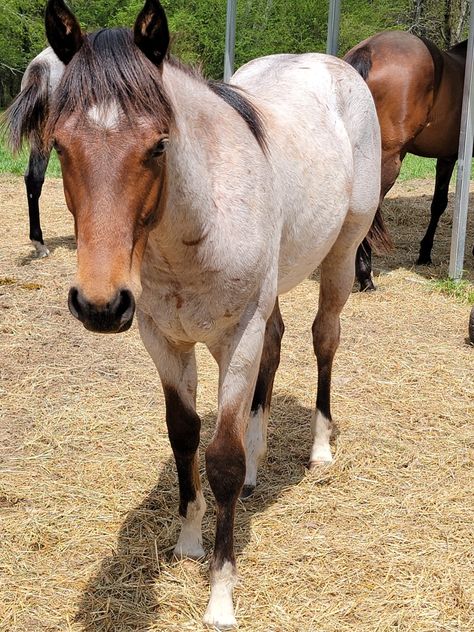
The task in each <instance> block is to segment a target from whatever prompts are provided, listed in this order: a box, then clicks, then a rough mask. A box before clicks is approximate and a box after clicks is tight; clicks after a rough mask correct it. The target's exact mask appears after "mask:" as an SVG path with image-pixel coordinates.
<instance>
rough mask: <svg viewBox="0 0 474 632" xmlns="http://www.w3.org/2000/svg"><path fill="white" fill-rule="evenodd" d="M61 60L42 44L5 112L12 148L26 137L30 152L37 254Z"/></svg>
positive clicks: (41, 252) (42, 249) (29, 191)
mask: <svg viewBox="0 0 474 632" xmlns="http://www.w3.org/2000/svg"><path fill="white" fill-rule="evenodd" d="M64 68H65V66H64V64H63V63H62V61H61V60H60V59H58V58H57V56H56V55H55V54H54V51H53V50H52V48H45V50H43V51H41V53H40V54H39V55H37V56H36V57H35V58H34V59H33V60H32V61H31V62H30V63H29V64H28V67H27V69H26V71H25V74H24V75H23V78H22V81H21V91H20V93H19V94H18V95H17V96H16V98H15V99H14V100H13V102H12V104H11V105H10V107H9V108H8V110H7V111H6V113H5V122H6V124H7V126H8V127H9V129H10V144H11V146H12V148H13V150H14V151H19V150H20V149H21V145H22V141H23V139H26V140H27V141H28V145H29V149H30V156H29V160H28V166H27V168H26V172H25V185H26V196H27V199H28V213H29V219H30V239H31V242H32V244H33V245H34V247H35V249H36V254H37V256H38V257H47V256H48V255H49V250H48V248H47V247H46V246H45V244H44V240H43V231H42V230H41V222H40V212H39V199H40V197H41V190H42V188H43V183H44V177H45V173H46V168H47V166H48V162H49V157H50V154H51V146H50V145H49V144H48V143H47V142H46V139H45V135H44V131H45V130H44V127H45V123H46V119H47V117H48V111H49V104H50V102H51V97H52V94H53V92H54V90H55V89H56V87H57V85H58V84H59V81H60V79H61V77H62V74H63V72H64Z"/></svg>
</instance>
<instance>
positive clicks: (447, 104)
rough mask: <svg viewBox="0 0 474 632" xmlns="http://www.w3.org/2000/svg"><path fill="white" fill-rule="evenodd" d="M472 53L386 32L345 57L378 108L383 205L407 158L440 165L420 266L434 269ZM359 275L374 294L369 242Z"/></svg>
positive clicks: (359, 263)
mask: <svg viewBox="0 0 474 632" xmlns="http://www.w3.org/2000/svg"><path fill="white" fill-rule="evenodd" d="M466 49H467V45H466V42H461V43H460V44H457V45H456V46H453V47H452V48H450V49H449V50H447V51H441V50H439V49H438V48H437V47H436V46H435V45H434V44H433V43H432V42H430V41H428V40H426V39H423V38H420V37H416V36H415V35H411V34H410V33H405V32H403V31H386V32H383V33H379V34H377V35H374V36H373V37H369V38H368V39H366V40H364V41H363V42H361V43H360V44H357V46H355V47H354V48H352V49H351V50H350V51H349V52H348V53H347V54H346V56H345V57H344V59H345V60H346V61H347V62H348V63H349V64H351V65H352V66H353V67H354V68H355V69H356V70H357V71H358V72H359V74H360V75H361V76H362V77H363V78H364V79H365V80H366V82H367V85H368V86H369V89H370V91H371V92H372V96H373V97H374V101H375V105H376V108H377V114H378V117H379V122H380V128H381V133H382V181H381V200H383V198H384V197H385V195H386V194H387V192H388V191H389V190H390V189H391V188H392V186H393V184H394V182H395V180H396V179H397V177H398V174H399V173H400V167H401V165H402V161H403V158H404V157H405V155H406V154H407V153H411V154H415V155H416V156H423V157H425V158H437V159H438V160H437V163H436V184H435V191H434V195H433V201H432V203H431V221H430V223H429V226H428V228H427V231H426V234H425V236H424V237H423V239H422V240H421V244H420V253H419V257H418V260H417V263H418V264H430V263H431V250H432V247H433V238H434V234H435V231H436V227H437V225H438V221H439V218H440V217H441V215H442V214H443V212H444V211H445V209H446V206H447V203H448V188H449V181H450V179H451V176H452V173H453V169H454V165H455V163H456V160H457V154H458V145H459V130H460V124H461V108H462V95H463V85H464V68H465V65H466ZM356 269H357V278H358V280H359V282H360V286H361V290H370V289H374V285H373V283H372V279H371V249H370V245H369V244H368V243H367V242H366V241H365V242H364V244H363V245H362V246H361V247H360V248H359V250H358V253H357V262H356Z"/></svg>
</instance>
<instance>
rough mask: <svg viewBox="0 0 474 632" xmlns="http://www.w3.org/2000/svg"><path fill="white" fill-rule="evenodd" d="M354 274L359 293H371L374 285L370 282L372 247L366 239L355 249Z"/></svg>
mask: <svg viewBox="0 0 474 632" xmlns="http://www.w3.org/2000/svg"><path fill="white" fill-rule="evenodd" d="M356 273H357V280H358V281H359V285H360V292H373V291H374V290H375V285H374V282H373V280H372V247H371V245H370V244H369V241H368V239H367V238H365V239H364V241H363V242H362V243H361V244H360V246H359V247H358V248H357V253H356Z"/></svg>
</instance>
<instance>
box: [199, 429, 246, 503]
mask: <svg viewBox="0 0 474 632" xmlns="http://www.w3.org/2000/svg"><path fill="white" fill-rule="evenodd" d="M206 472H207V478H208V480H209V485H210V486H211V489H212V493H213V494H214V497H215V499H216V501H217V503H218V505H220V506H222V505H228V504H229V503H230V504H232V503H234V502H235V501H236V500H237V497H238V495H239V494H240V490H241V489H242V486H243V484H244V480H245V450H244V447H243V444H242V442H241V440H240V439H239V438H238V437H237V436H235V435H234V434H233V433H230V432H229V433H225V435H224V434H219V433H218V434H217V435H216V437H215V438H214V439H213V441H212V442H211V443H210V444H209V446H208V448H207V450H206Z"/></svg>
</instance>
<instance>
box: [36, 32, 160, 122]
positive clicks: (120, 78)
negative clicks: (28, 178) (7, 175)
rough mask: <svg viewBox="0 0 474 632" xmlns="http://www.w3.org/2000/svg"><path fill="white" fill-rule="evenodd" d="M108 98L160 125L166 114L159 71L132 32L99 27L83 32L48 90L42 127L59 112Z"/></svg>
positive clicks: (125, 111)
mask: <svg viewBox="0 0 474 632" xmlns="http://www.w3.org/2000/svg"><path fill="white" fill-rule="evenodd" d="M111 100H113V101H116V102H117V103H118V105H119V106H120V108H121V110H122V112H123V114H124V115H125V116H126V117H127V118H129V119H131V118H132V117H134V116H138V115H143V114H149V115H151V116H153V117H154V118H155V119H156V118H157V119H158V120H159V121H160V123H162V124H163V125H164V126H166V125H167V124H168V123H169V121H170V119H171V117H172V108H171V104H170V102H169V100H168V98H167V96H166V94H165V91H164V88H163V84H162V81H161V74H160V72H159V70H158V69H157V68H156V66H154V64H152V62H151V61H149V60H148V58H147V57H145V55H143V54H142V53H141V51H140V50H139V48H138V47H137V46H136V45H135V43H134V41H133V34H132V31H131V30H129V29H125V28H113V29H101V30H99V31H96V32H95V33H90V34H88V35H85V36H84V42H83V44H82V46H81V48H80V49H79V51H78V52H77V53H76V55H74V57H73V58H72V60H71V62H70V63H69V64H68V65H67V66H66V70H65V72H64V75H63V78H62V80H61V83H60V84H59V86H58V88H57V90H56V92H55V93H54V96H53V103H52V109H51V116H50V119H49V122H48V128H49V130H50V131H52V129H53V128H54V125H55V124H56V122H57V120H58V118H59V117H60V116H62V115H63V114H66V115H68V114H71V113H72V112H74V111H78V110H79V111H83V112H87V110H88V109H89V108H91V107H92V106H94V105H98V104H101V103H109V102H110V101H111Z"/></svg>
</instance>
